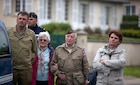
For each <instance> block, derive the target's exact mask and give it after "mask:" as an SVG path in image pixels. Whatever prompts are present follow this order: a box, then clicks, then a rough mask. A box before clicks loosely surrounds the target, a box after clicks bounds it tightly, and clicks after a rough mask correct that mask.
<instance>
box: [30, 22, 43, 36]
mask: <svg viewBox="0 0 140 85" xmlns="http://www.w3.org/2000/svg"><path fill="white" fill-rule="evenodd" d="M28 28H29V29H31V30H33V31H34V32H35V34H39V33H40V32H45V30H43V29H42V28H41V27H39V26H38V25H37V24H36V26H35V27H32V26H28Z"/></svg>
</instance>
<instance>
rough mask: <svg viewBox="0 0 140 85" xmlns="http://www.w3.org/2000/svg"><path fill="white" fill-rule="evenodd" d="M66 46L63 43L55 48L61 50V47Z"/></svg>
mask: <svg viewBox="0 0 140 85" xmlns="http://www.w3.org/2000/svg"><path fill="white" fill-rule="evenodd" d="M64 47H65V44H62V45H59V46H57V47H56V48H55V50H59V49H61V48H64Z"/></svg>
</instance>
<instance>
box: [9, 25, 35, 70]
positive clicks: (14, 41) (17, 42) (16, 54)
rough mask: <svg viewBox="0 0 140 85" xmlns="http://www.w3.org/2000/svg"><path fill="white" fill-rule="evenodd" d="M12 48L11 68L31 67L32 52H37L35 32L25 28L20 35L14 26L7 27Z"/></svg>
mask: <svg viewBox="0 0 140 85" xmlns="http://www.w3.org/2000/svg"><path fill="white" fill-rule="evenodd" d="M8 34H9V38H10V44H11V49H12V58H13V68H14V69H28V68H31V67H32V64H31V59H32V53H37V40H36V37H35V33H34V32H33V31H32V30H30V29H28V28H26V31H25V32H24V33H23V34H22V35H20V34H19V33H18V32H17V31H16V28H11V29H8Z"/></svg>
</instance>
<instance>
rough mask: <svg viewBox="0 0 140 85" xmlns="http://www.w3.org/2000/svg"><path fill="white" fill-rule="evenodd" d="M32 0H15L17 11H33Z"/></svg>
mask: <svg viewBox="0 0 140 85" xmlns="http://www.w3.org/2000/svg"><path fill="white" fill-rule="evenodd" d="M32 3H33V2H32V0H15V13H17V12H20V11H27V12H31V11H32V6H33V5H32Z"/></svg>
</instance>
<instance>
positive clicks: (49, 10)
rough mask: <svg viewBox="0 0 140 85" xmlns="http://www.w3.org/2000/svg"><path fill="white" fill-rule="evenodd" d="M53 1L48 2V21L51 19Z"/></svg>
mask: <svg viewBox="0 0 140 85" xmlns="http://www.w3.org/2000/svg"><path fill="white" fill-rule="evenodd" d="M51 6H52V0H48V19H51V9H52V7H51Z"/></svg>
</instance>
